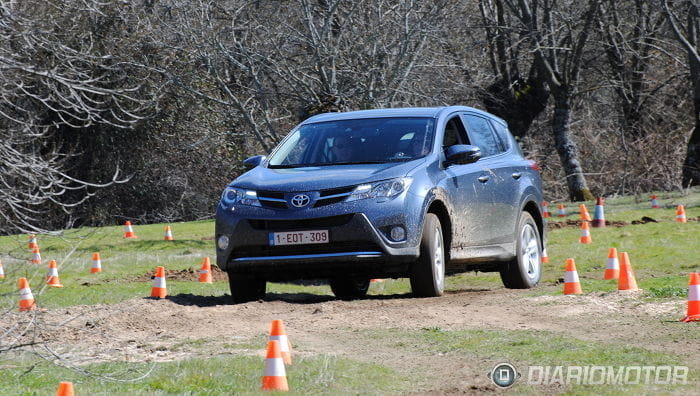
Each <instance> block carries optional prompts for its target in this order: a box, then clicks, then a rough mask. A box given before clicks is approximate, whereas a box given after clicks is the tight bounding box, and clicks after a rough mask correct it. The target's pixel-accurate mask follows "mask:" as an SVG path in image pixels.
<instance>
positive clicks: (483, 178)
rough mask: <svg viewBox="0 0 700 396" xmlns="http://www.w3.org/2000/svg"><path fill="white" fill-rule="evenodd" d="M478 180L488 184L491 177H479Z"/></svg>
mask: <svg viewBox="0 0 700 396" xmlns="http://www.w3.org/2000/svg"><path fill="white" fill-rule="evenodd" d="M477 180H478V181H480V182H482V183H486V182H487V181H489V177H488V175H483V176H479V178H478V179H477Z"/></svg>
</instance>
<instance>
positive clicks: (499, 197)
mask: <svg viewBox="0 0 700 396" xmlns="http://www.w3.org/2000/svg"><path fill="white" fill-rule="evenodd" d="M461 116H462V120H463V121H464V124H465V125H466V127H467V135H468V136H469V140H470V141H471V143H472V144H473V145H476V146H478V147H479V148H480V149H481V154H482V158H481V159H480V160H479V161H477V162H476V163H475V165H478V166H479V168H480V169H479V170H480V173H479V176H478V180H479V182H480V183H481V184H482V186H481V187H482V188H481V192H482V194H483V196H481V197H480V200H481V205H480V206H481V208H482V216H483V218H484V223H483V224H484V227H483V229H482V230H481V231H480V232H482V233H483V235H484V238H483V240H482V243H484V244H486V245H494V244H501V243H507V242H512V241H513V233H514V232H515V228H516V226H515V221H517V212H518V211H519V202H518V198H517V197H518V194H519V190H520V189H519V188H518V185H517V178H519V176H518V174H517V172H515V171H514V169H513V164H512V161H510V157H509V156H508V155H507V154H506V152H505V151H506V150H505V147H504V145H503V144H502V142H501V140H500V139H499V138H498V137H497V136H496V134H495V133H494V130H493V128H492V125H491V123H490V121H489V119H488V118H487V117H485V116H482V115H480V114H474V113H463V114H462V115H461Z"/></svg>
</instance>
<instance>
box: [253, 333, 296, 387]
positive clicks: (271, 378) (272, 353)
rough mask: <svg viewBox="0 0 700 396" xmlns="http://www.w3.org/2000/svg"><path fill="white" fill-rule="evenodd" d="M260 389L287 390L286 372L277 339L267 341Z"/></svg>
mask: <svg viewBox="0 0 700 396" xmlns="http://www.w3.org/2000/svg"><path fill="white" fill-rule="evenodd" d="M260 389H262V390H278V391H288V390H289V385H287V372H286V370H285V369H284V361H283V360H282V352H281V347H280V342H279V341H277V340H273V341H268V342H267V355H266V356H265V373H264V374H263V378H262V387H261V388H260Z"/></svg>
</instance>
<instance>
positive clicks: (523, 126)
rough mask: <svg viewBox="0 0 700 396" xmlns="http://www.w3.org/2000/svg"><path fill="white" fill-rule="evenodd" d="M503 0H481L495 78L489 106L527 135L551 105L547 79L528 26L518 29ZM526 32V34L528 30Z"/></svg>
mask: <svg viewBox="0 0 700 396" xmlns="http://www.w3.org/2000/svg"><path fill="white" fill-rule="evenodd" d="M506 8H507V7H506V6H505V5H504V3H503V1H502V0H481V1H480V2H479V10H480V12H481V16H482V20H483V24H484V28H485V33H486V39H487V43H488V49H489V51H488V55H489V63H490V66H491V70H492V74H493V80H492V82H490V83H489V85H488V86H487V87H486V88H485V89H484V90H483V93H482V95H481V96H482V100H483V102H484V105H485V106H486V109H487V110H488V111H490V112H492V113H494V114H496V115H498V116H499V117H501V118H503V119H504V120H506V121H507V122H508V125H509V127H510V130H511V132H513V134H514V135H515V136H518V137H523V136H525V135H526V134H527V131H528V129H530V125H532V122H533V121H534V120H535V118H537V117H538V116H539V115H540V114H542V113H543V112H544V111H545V109H546V108H547V102H548V100H549V94H550V92H549V89H548V88H547V80H546V78H545V75H544V74H543V73H542V72H541V70H540V68H539V67H538V66H537V63H536V62H535V61H534V58H533V57H532V56H529V51H530V49H531V46H530V44H531V43H530V42H529V40H527V34H526V33H525V32H526V31H525V30H522V29H517V28H516V26H515V23H514V21H512V16H511V15H510V14H509V13H508V12H507V9H506ZM524 33H525V34H524Z"/></svg>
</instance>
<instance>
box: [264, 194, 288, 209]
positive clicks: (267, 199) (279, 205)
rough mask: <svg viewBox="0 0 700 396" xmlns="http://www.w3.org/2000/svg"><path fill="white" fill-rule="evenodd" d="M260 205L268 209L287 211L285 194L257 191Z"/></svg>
mask: <svg viewBox="0 0 700 396" xmlns="http://www.w3.org/2000/svg"><path fill="white" fill-rule="evenodd" d="M257 194H258V201H260V205H262V206H263V207H266V208H275V209H287V208H288V206H287V201H286V200H285V199H284V193H283V192H278V191H257Z"/></svg>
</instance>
